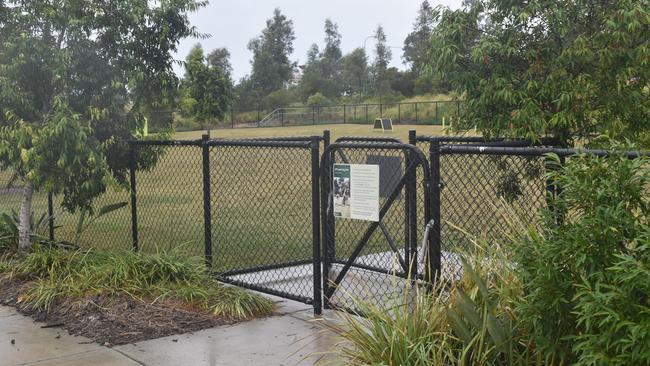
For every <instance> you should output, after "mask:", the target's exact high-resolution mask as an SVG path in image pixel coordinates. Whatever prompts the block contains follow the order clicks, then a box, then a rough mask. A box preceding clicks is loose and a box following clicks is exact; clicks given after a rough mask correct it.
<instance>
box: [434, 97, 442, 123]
mask: <svg viewBox="0 0 650 366" xmlns="http://www.w3.org/2000/svg"><path fill="white" fill-rule="evenodd" d="M435 124H437V125H441V124H442V123H440V120H439V119H438V102H436V122H435Z"/></svg>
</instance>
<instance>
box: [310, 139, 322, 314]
mask: <svg viewBox="0 0 650 366" xmlns="http://www.w3.org/2000/svg"><path fill="white" fill-rule="evenodd" d="M319 147H320V137H318V136H315V137H314V138H312V141H311V219H312V223H311V226H312V242H313V248H312V255H313V271H314V273H313V281H314V315H320V314H322V313H323V299H322V292H321V290H322V289H321V281H322V278H321V277H322V276H321V237H320V166H319V160H320V151H319Z"/></svg>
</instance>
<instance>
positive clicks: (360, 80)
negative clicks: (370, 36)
mask: <svg viewBox="0 0 650 366" xmlns="http://www.w3.org/2000/svg"><path fill="white" fill-rule="evenodd" d="M341 63H342V76H341V78H342V83H341V84H342V86H343V91H344V93H346V94H348V95H363V94H365V93H366V90H367V89H368V79H369V75H368V57H367V56H366V51H365V50H364V49H363V48H356V49H354V50H353V51H352V52H350V53H349V54H347V55H345V57H343V60H342V61H341Z"/></svg>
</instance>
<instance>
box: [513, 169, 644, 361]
mask: <svg viewBox="0 0 650 366" xmlns="http://www.w3.org/2000/svg"><path fill="white" fill-rule="evenodd" d="M556 162H558V160H557V158H556ZM558 163H559V162H558ZM548 178H549V179H552V180H555V181H557V183H558V184H559V186H560V187H562V189H563V191H562V193H561V194H560V195H559V197H558V198H557V199H556V200H555V202H554V206H555V207H557V208H558V210H559V212H560V214H562V215H563V216H564V220H563V221H562V222H561V223H560V224H555V223H554V221H553V220H554V217H553V212H550V211H548V212H546V215H545V216H546V225H545V227H544V229H542V230H540V231H539V232H533V231H531V232H530V235H528V236H527V237H525V238H524V239H523V240H522V243H521V244H522V245H520V246H518V250H517V256H516V258H517V259H516V260H517V262H518V263H519V268H520V272H519V275H520V276H521V280H522V282H523V283H524V294H525V295H524V297H523V299H522V301H521V302H520V304H519V305H518V307H517V312H518V313H519V316H520V318H521V319H522V320H523V324H522V326H524V327H525V329H526V330H527V331H529V332H531V333H532V334H533V335H534V337H535V342H536V344H537V347H539V349H540V351H541V352H542V354H543V355H544V357H545V360H546V361H547V362H549V363H565V364H578V365H604V364H607V365H641V364H649V363H650V269H649V267H648V265H649V263H650V262H649V259H650V251H649V249H650V226H649V220H650V191H649V187H650V169H649V167H648V160H647V159H635V160H628V159H627V158H626V157H624V156H611V157H607V158H602V157H600V158H599V157H593V156H578V157H572V158H570V159H569V162H568V163H567V164H566V165H565V166H564V167H563V168H562V169H561V170H556V171H552V172H551V173H550V174H549V177H548ZM555 214H557V212H556V213H555Z"/></svg>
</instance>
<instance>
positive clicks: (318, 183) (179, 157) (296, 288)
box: [0, 131, 638, 313]
mask: <svg viewBox="0 0 650 366" xmlns="http://www.w3.org/2000/svg"><path fill="white" fill-rule="evenodd" d="M329 142H330V141H329V132H326V133H325V134H324V135H323V136H306V137H280V138H258V139H238V140H237V139H208V138H207V136H206V137H204V138H203V139H202V140H191V141H138V142H133V143H132V144H131V149H132V151H131V154H130V161H131V163H132V164H131V172H130V182H129V184H127V185H126V186H122V185H119V184H117V183H114V184H113V183H111V184H109V187H108V188H107V190H106V192H105V193H104V194H102V195H101V196H100V197H98V198H96V199H95V201H94V205H93V206H94V208H95V210H94V211H95V214H93V215H91V214H89V213H86V214H82V213H81V212H80V211H76V212H74V213H70V212H67V211H63V210H62V209H61V208H60V206H61V197H57V196H54V197H48V194H47V193H44V192H37V193H35V196H34V201H33V202H34V203H33V211H34V217H35V219H36V220H38V221H41V222H43V220H39V218H42V217H45V218H46V220H45V221H44V222H45V223H46V224H45V225H42V227H39V228H37V233H39V234H41V235H44V236H50V237H51V238H52V239H54V240H56V241H62V242H67V243H72V244H74V245H77V246H79V247H82V248H101V249H111V250H132V249H136V250H141V251H143V252H156V251H159V250H175V251H180V253H183V254H184V255H187V256H193V257H196V256H200V257H203V258H205V260H206V264H207V265H208V266H210V268H211V270H212V271H213V272H214V273H215V275H216V276H217V277H218V278H219V279H220V280H221V281H224V282H229V283H232V284H235V285H238V286H243V287H247V288H251V289H254V290H259V291H263V292H266V293H269V294H273V295H278V296H282V297H285V298H289V299H294V300H297V301H301V302H304V303H308V304H313V306H314V310H315V312H316V313H319V312H320V309H321V297H324V300H325V305H326V306H327V307H332V308H342V309H348V310H354V308H355V302H356V301H359V300H365V301H370V302H373V303H375V304H385V305H387V306H392V305H396V304H398V303H400V302H401V301H404V300H405V298H404V296H403V295H404V289H405V287H407V286H409V283H412V281H422V280H426V279H428V278H429V276H428V275H430V274H434V273H435V274H437V275H439V276H440V278H442V279H444V280H447V281H454V280H458V279H459V278H461V276H462V268H461V265H460V255H461V253H466V252H468V251H469V252H471V250H472V248H473V244H472V242H473V241H474V240H477V239H478V240H484V241H486V242H487V243H500V242H505V241H507V240H509V237H510V236H511V235H512V234H513V232H514V231H513V230H514V229H513V227H512V226H511V224H510V222H511V221H513V220H512V218H513V217H515V218H516V221H520V222H524V223H526V224H528V225H533V226H539V225H543V224H548V223H549V221H543V219H542V217H541V216H540V212H541V211H542V210H545V209H547V208H550V209H553V207H549V203H550V202H551V201H550V200H549V199H550V198H552V197H553V196H554V195H556V194H558V192H559V191H560V188H559V187H557V186H555V184H554V182H552V181H549V180H547V174H546V173H548V172H549V169H551V168H553V169H555V168H556V167H555V166H554V165H550V164H548V160H547V154H549V153H554V154H557V155H559V156H560V157H561V159H570V157H571V156H572V155H574V154H576V153H588V154H595V155H599V156H606V155H607V154H608V152H606V151H594V150H570V149H557V148H547V147H543V146H530V144H529V142H527V141H524V140H484V139H482V138H480V137H458V136H453V137H451V136H442V137H441V136H418V135H416V133H415V131H411V133H410V134H409V141H407V144H405V143H403V142H402V141H400V140H399V139H396V138H391V137H380V138H371V137H342V138H339V139H338V140H337V141H336V142H335V143H334V145H330V143H329ZM546 143H547V142H546V141H542V142H541V145H544V144H546ZM324 151H326V153H325V154H324V155H321V153H323V152H324ZM635 154H636V153H629V154H628V155H629V157H630V158H633V157H635V156H637V155H638V154H636V155H635ZM142 156H149V157H153V158H155V161H156V164H155V165H154V166H153V167H151V168H149V169H144V170H138V169H136V166H135V164H136V163H135V162H136V161H137V160H138V158H140V157H142ZM321 158H322V161H321ZM333 164H369V165H378V166H379V183H380V185H379V205H380V206H379V207H380V208H381V211H380V216H381V217H380V220H379V222H372V221H363V220H354V219H347V218H337V217H334V216H333V213H332V212H333V209H334V205H336V204H338V205H340V204H342V202H340V200H341V197H340V194H339V195H338V196H337V192H336V191H335V190H334V189H333V187H332V186H333V184H334V182H333V175H332V167H333ZM339 193H340V192H339ZM22 194H23V188H22V182H21V181H20V179H18V177H17V175H16V174H13V173H12V172H11V171H9V170H7V169H4V170H0V212H5V213H12V212H17V211H18V210H19V207H20V200H21V198H22ZM104 207H113V209H111V210H102V208H104ZM101 211H106V212H107V213H106V214H102V215H99V214H98V213H99V212H101ZM556 216H557V217H556V219H557V220H560V219H561V218H562V217H561V214H560V213H557V215H556ZM82 217H83V222H82V221H81V220H82ZM48 218H49V219H50V220H47V219H48ZM431 220H433V222H434V225H433V228H432V230H431V231H430V232H428V234H427V235H428V236H427V237H425V226H426V225H427V223H430V222H431ZM321 233H322V235H323V238H322V239H323V245H322V246H321ZM427 256H428V257H427ZM321 275H322V276H323V277H324V278H321Z"/></svg>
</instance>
